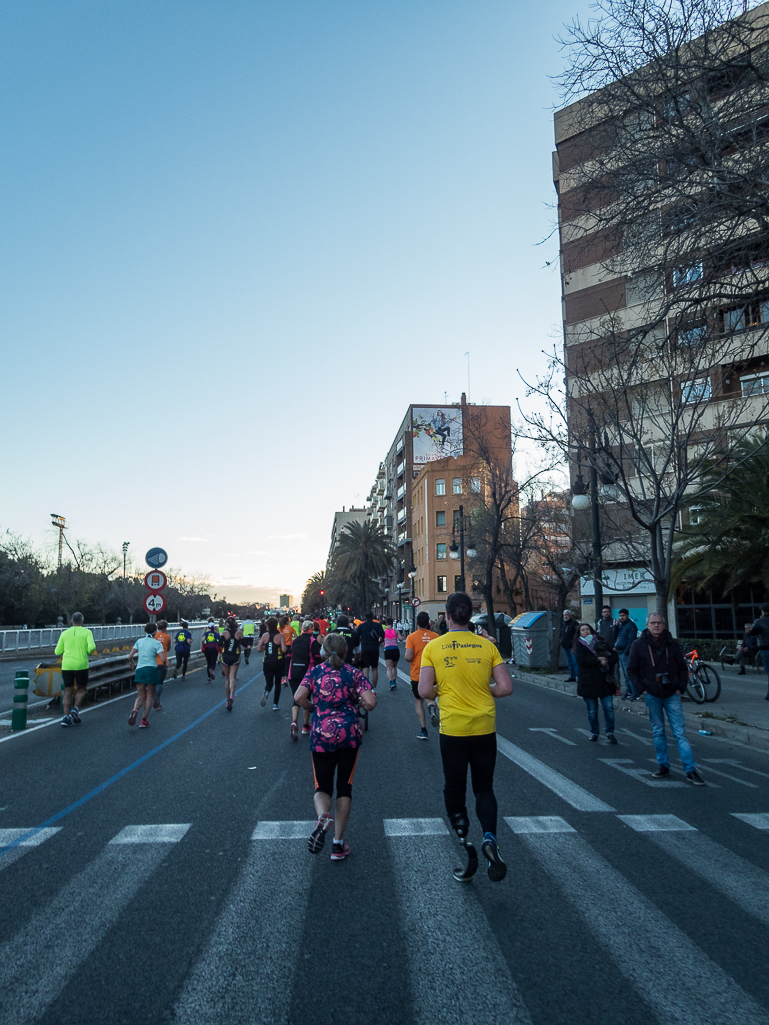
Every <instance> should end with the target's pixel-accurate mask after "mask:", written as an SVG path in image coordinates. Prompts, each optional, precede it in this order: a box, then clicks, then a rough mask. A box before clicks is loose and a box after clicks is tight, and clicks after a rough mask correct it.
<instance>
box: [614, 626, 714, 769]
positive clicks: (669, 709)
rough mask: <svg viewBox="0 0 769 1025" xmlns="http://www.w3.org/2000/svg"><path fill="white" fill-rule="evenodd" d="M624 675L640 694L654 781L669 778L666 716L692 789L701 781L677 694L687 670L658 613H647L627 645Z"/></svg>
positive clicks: (679, 695) (678, 647) (684, 687)
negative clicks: (654, 757)
mask: <svg viewBox="0 0 769 1025" xmlns="http://www.w3.org/2000/svg"><path fill="white" fill-rule="evenodd" d="M627 672H628V676H629V677H630V682H631V683H632V685H633V690H634V691H635V692H636V694H638V695H639V696H640V695H642V694H643V695H644V700H645V701H646V707H647V709H648V710H649V719H650V720H651V724H652V733H653V734H654V748H655V750H656V752H657V771H656V772H655V773H654V774H653V775H654V777H655V779H663V778H664V777H665V776H669V775H670V759H669V758H668V742H667V737H666V736H665V714H667V717H668V722H669V723H670V728H671V730H672V731H673V736H674V737H675V738H676V744H677V746H678V755H679V757H680V759H681V764H682V765H683V768H684V772H685V773H686V778H687V779H688V780H689V782H690V783H694V784H695V785H696V786H700V787H702V786H704V785H705V781H704V780H703V779H702V777H701V776H700V774H699V773H698V772H697V767H696V765H695V764H694V756H693V755H692V748H691V745H690V744H689V741H688V740H687V738H686V729H685V724H684V713H683V708H682V707H681V695H682V694H683V692H684V691H685V690H686V681H687V679H688V677H689V669H688V667H687V665H686V659H685V658H684V653H683V651H682V650H681V646H680V645H679V644H678V642H677V641H674V640H673V637H672V635H671V633H670V631H669V630H668V629H667V627H666V626H665V620H664V619H663V618H662V616H661V615H660V614H659V612H651V613H650V614H649V616H648V618H647V620H646V629H645V630H644V631H643V632H642V633H641V636H640V637H639V638H638V639H637V640H635V641H633V643H632V645H631V646H630V657H629V659H628V666H627Z"/></svg>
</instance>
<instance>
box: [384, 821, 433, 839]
mask: <svg viewBox="0 0 769 1025" xmlns="http://www.w3.org/2000/svg"><path fill="white" fill-rule="evenodd" d="M384 832H385V836H448V835H449V827H448V826H447V825H446V823H445V822H444V821H443V819H385V820H384Z"/></svg>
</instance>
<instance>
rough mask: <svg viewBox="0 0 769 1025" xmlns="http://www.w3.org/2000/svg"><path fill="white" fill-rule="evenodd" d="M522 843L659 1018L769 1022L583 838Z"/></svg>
mask: <svg viewBox="0 0 769 1025" xmlns="http://www.w3.org/2000/svg"><path fill="white" fill-rule="evenodd" d="M695 835H696V834H695ZM650 836H652V837H657V836H659V837H664V836H671V837H675V834H664V833H651V834H650ZM688 836H689V834H687V837H688ZM680 839H682V840H683V837H681V838H680ZM521 843H523V844H525V845H526V846H527V847H528V848H529V850H530V851H531V852H532V854H533V855H534V857H535V858H537V860H538V861H539V863H540V864H541V865H542V867H543V868H544V869H545V871H546V872H547V873H548V875H549V876H550V878H551V879H552V881H553V883H554V884H555V886H556V888H557V889H559V890H560V891H561V892H562V893H563V894H564V896H565V897H566V899H567V900H568V901H569V902H570V903H571V904H572V905H573V906H574V907H575V908H576V910H577V911H578V912H579V914H580V915H581V916H582V918H583V919H584V920H585V921H586V922H587V924H588V926H589V928H590V929H591V931H592V933H593V935H594V936H595V938H596V939H597V941H598V942H599V943H600V944H601V946H603V947H604V949H605V951H606V954H607V956H608V957H609V958H611V960H612V961H613V962H614V965H615V970H616V971H618V972H619V973H620V974H621V975H623V976H624V977H625V978H626V979H627V980H628V981H629V982H630V983H631V984H632V985H633V986H634V987H635V989H636V990H637V992H638V993H639V994H640V995H641V997H642V998H643V999H644V1000H645V1001H646V1002H647V1003H648V1005H649V1007H650V1009H651V1010H652V1012H653V1013H654V1015H655V1017H656V1019H657V1020H658V1021H660V1022H665V1025H702V1023H703V1022H716V1021H717V1022H718V1023H719V1025H748V1023H755V1022H760V1021H766V1020H767V1011H766V1010H765V1009H764V1008H762V1007H760V1006H759V1005H758V1004H757V1003H756V1002H755V1001H754V1000H753V998H752V997H750V996H749V995H748V994H747V993H746V992H745V991H744V990H743V989H741V987H740V986H739V985H738V984H737V983H736V982H735V981H734V979H732V978H731V977H730V976H729V975H727V974H726V972H725V971H724V970H723V969H722V968H721V967H720V966H719V965H718V964H716V962H715V961H712V960H711V959H710V958H709V957H708V956H707V955H706V954H705V952H704V951H703V950H701V949H700V948H699V947H697V946H696V945H695V944H694V943H693V942H692V941H691V940H690V939H689V937H688V936H687V935H686V933H684V932H683V931H682V930H681V929H679V928H678V926H676V925H675V924H674V923H673V922H671V921H670V919H668V918H667V917H666V916H665V915H664V914H663V913H662V912H661V911H660V910H659V908H658V907H657V906H656V905H655V904H654V903H652V901H651V900H649V899H648V898H647V897H645V896H644V895H643V894H642V893H641V892H640V891H639V890H637V889H636V887H635V886H633V885H632V883H630V882H629V881H628V880H627V879H626V878H625V877H624V876H623V875H622V874H621V873H620V872H619V871H618V870H617V869H616V868H614V866H613V865H611V864H610V863H609V862H608V861H607V860H606V859H605V858H604V857H602V856H601V855H600V854H599V853H598V852H597V851H596V850H594V849H593V848H592V847H591V846H590V844H588V843H587V841H586V840H584V839H582V837H580V836H575V835H574V834H560V835H559V834H550V835H541V834H540V835H537V834H534V833H529V834H523V835H522V837H521ZM607 908H615V909H617V912H616V914H607V913H606V909H607ZM629 950H637V951H642V952H643V956H641V957H628V956H627V952H628V951H629ZM671 951H675V957H671V956H670V952H671Z"/></svg>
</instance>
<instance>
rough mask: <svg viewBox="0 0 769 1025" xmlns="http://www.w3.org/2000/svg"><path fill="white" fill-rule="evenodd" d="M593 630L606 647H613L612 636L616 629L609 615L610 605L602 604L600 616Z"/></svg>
mask: <svg viewBox="0 0 769 1025" xmlns="http://www.w3.org/2000/svg"><path fill="white" fill-rule="evenodd" d="M595 632H596V633H597V634H598V636H599V637H600V638H601V640H602V641H603V643H604V644H605V645H606V646H607V647H608V648H611V649H612V650H613V649H614V637H615V634H616V631H615V628H614V620H613V619H612V617H611V606H610V605H604V607H603V608H602V609H601V618H600V619H599V620H598V622H597V623H596V626H595Z"/></svg>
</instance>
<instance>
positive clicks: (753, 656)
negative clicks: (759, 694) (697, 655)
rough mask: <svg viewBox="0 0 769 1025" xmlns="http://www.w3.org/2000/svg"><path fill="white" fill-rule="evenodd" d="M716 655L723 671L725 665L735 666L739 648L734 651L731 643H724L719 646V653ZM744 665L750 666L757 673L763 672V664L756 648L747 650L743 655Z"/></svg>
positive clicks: (737, 660)
mask: <svg viewBox="0 0 769 1025" xmlns="http://www.w3.org/2000/svg"><path fill="white" fill-rule="evenodd" d="M718 657H719V660H720V662H721V668H722V669H723V670H724V672H725V671H726V667H727V666H736V665H737V664H738V662H739V659H740V656H739V648H738V649H737V651H736V652H735V650H734V646H733V645H729V644H725V645H724V646H723V648H721V653H720V654H719V656H718ZM745 665H746V666H747V667H752V668H753V669H755V670H756V672H758V673H763V671H764V666H763V663H762V662H761V659H760V657H759V653H758V648H756V649H755V650H754V651H751V652H749V653H748V654H747V655H746V656H745Z"/></svg>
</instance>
